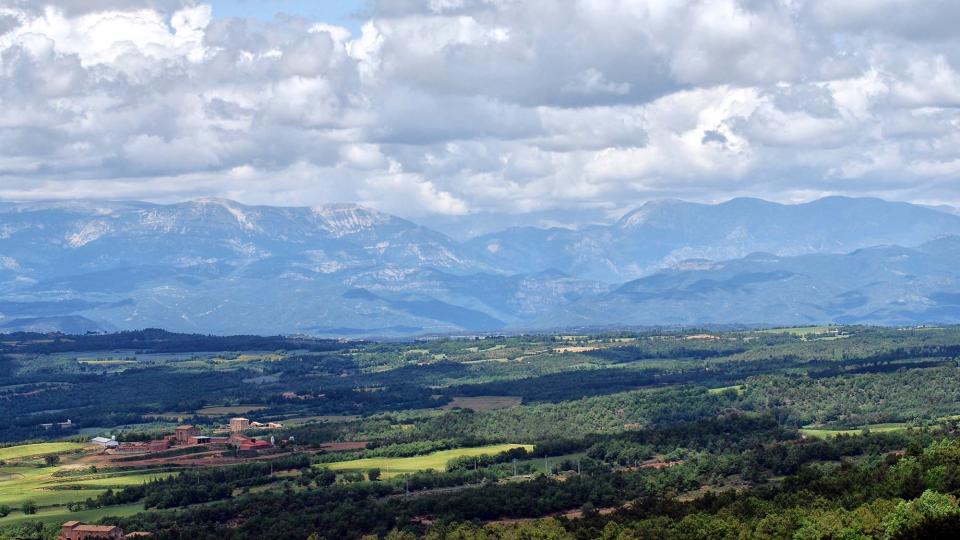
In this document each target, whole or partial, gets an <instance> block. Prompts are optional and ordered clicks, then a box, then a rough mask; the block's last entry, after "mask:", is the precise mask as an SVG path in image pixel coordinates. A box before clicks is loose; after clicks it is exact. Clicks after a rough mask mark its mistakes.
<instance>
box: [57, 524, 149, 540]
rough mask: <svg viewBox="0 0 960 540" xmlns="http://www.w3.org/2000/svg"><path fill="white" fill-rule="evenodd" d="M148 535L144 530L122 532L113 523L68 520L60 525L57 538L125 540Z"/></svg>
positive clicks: (65, 539) (66, 539) (70, 539)
mask: <svg viewBox="0 0 960 540" xmlns="http://www.w3.org/2000/svg"><path fill="white" fill-rule="evenodd" d="M149 536H152V535H151V534H150V533H146V532H130V533H124V532H123V529H121V528H120V527H115V526H113V525H86V524H83V523H80V522H79V521H68V522H66V523H64V524H63V525H62V526H61V527H60V536H58V537H57V540H93V539H100V538H106V539H108V540H125V539H128V538H146V537H149Z"/></svg>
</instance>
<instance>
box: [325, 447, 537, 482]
mask: <svg viewBox="0 0 960 540" xmlns="http://www.w3.org/2000/svg"><path fill="white" fill-rule="evenodd" d="M514 448H525V449H527V451H530V450H533V445H529V444H494V445H490V446H480V447H476V448H454V449H453V450H442V451H440V452H433V453H432V454H427V455H424V456H414V457H404V458H364V459H354V460H351V461H341V462H339V463H329V464H324V465H323V466H324V467H329V468H330V469H331V470H334V471H342V472H364V471H367V470H369V469H374V468H376V469H380V470H381V471H382V472H383V473H384V476H385V477H389V476H393V475H397V474H404V473H414V472H418V471H425V470H427V469H433V470H435V471H445V470H447V463H448V462H449V461H450V460H452V459H456V458H459V457H473V456H482V455H484V454H486V455H491V456H492V455H496V454H500V453H502V452H506V451H507V450H512V449H514Z"/></svg>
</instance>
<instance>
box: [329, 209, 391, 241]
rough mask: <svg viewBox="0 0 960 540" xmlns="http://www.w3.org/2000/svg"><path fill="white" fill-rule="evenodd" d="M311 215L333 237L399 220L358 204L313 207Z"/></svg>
mask: <svg viewBox="0 0 960 540" xmlns="http://www.w3.org/2000/svg"><path fill="white" fill-rule="evenodd" d="M311 210H312V211H313V214H314V215H315V216H317V217H318V218H320V220H321V221H322V223H323V225H322V226H323V228H324V230H326V231H327V232H329V233H330V234H332V235H334V236H346V235H348V234H354V233H357V232H360V231H363V230H366V229H371V228H373V227H376V226H378V225H385V224H388V223H391V222H394V221H400V219H399V218H397V217H394V216H391V215H390V214H385V213H383V212H380V211H379V210H374V209H373V208H368V207H366V206H361V205H359V204H349V203H335V204H325V205H322V206H314V207H313V208H311Z"/></svg>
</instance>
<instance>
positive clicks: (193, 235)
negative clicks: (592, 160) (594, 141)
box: [0, 198, 960, 335]
mask: <svg viewBox="0 0 960 540" xmlns="http://www.w3.org/2000/svg"><path fill="white" fill-rule="evenodd" d="M949 234H960V216H956V215H953V214H951V213H947V212H942V211H939V210H934V209H930V208H925V207H919V206H912V205H907V204H900V203H887V202H883V201H877V200H870V199H842V198H832V199H824V200H821V201H816V202H814V203H809V204H806V205H796V206H789V205H779V204H773V203H768V202H764V201H757V200H753V199H736V200H733V201H730V202H728V203H724V204H720V205H715V206H710V205H700V204H691V203H683V202H678V201H663V202H656V203H650V204H647V205H645V206H643V207H642V208H640V209H638V210H636V211H634V212H631V213H629V214H627V215H626V216H624V217H623V218H622V219H621V220H619V221H618V222H616V223H612V224H609V225H592V226H589V227H584V228H582V229H579V230H573V229H563V228H552V229H538V228H530V227H527V228H513V229H508V230H505V231H502V232H500V233H497V234H496V235H487V236H484V237H481V238H477V239H474V240H470V241H466V242H459V241H456V240H454V239H452V238H450V237H448V236H446V235H444V234H442V233H440V232H437V231H434V230H432V229H429V228H426V227H422V226H420V225H417V224H415V223H413V222H410V221H408V220H404V219H401V218H398V217H395V216H391V215H388V214H384V213H381V212H377V211H375V210H372V209H369V208H364V207H361V206H357V205H349V204H339V205H327V206H322V207H316V208H276V207H267V206H246V205H241V204H238V203H235V202H232V201H228V200H221V199H205V200H200V201H192V202H186V203H180V204H173V205H156V204H148V203H137V202H113V203H93V202H90V203H87V202H72V203H24V204H12V203H0V332H2V331H5V330H10V329H19V328H33V329H36V328H43V329H55V328H61V329H64V330H70V331H81V330H82V331H86V330H92V329H97V328H100V329H125V328H144V327H164V328H168V329H171V330H177V331H187V332H208V333H237V332H244V333H294V332H305V333H313V334H336V335H344V334H349V335H365V334H371V333H373V334H377V335H388V334H389V335H409V334H418V333H430V332H460V331H499V330H503V329H512V328H544V327H548V326H559V325H582V324H586V325H597V324H691V323H701V322H718V323H722V322H778V323H786V322H808V321H820V322H825V321H838V320H844V321H857V320H864V321H871V322H892V323H899V322H901V321H902V322H911V321H927V320H930V321H940V320H949V321H952V320H954V318H955V313H954V312H955V309H954V304H955V303H957V302H956V297H957V293H958V292H960V288H957V287H955V285H956V281H955V276H954V273H953V270H952V262H953V261H956V260H960V257H956V253H955V252H954V244H953V241H952V240H948V239H944V240H940V241H939V242H932V243H927V244H923V243H924V242H926V241H929V240H931V239H933V238H936V237H937V236H940V235H949ZM875 244H900V245H904V246H908V247H907V248H892V247H891V248H869V249H862V250H861V251H857V252H855V253H852V254H850V255H838V253H844V252H849V251H853V250H855V249H860V248H864V247H867V246H872V245H875ZM921 244H922V246H921V247H916V248H909V246H918V245H921ZM898 249H899V250H900V251H896V250H898ZM756 251H764V252H768V253H770V255H752V256H749V257H744V255H746V254H748V253H752V252H756ZM938 254H942V255H938ZM896 257H902V258H903V259H902V261H901V260H900V259H896ZM951 257H953V258H952V259H951ZM722 261H727V262H722ZM866 276H873V277H872V278H871V280H870V281H866V282H865V281H864V279H865V278H866ZM637 277H640V278H641V279H639V280H635V281H630V282H628V283H626V284H623V285H621V284H622V283H623V282H625V281H628V279H633V278H637ZM951 302H953V303H951Z"/></svg>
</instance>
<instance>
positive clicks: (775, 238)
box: [468, 197, 960, 282]
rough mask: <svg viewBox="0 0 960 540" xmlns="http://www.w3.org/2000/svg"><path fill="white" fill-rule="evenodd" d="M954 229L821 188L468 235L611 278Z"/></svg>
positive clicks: (500, 260) (479, 246) (492, 250)
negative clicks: (790, 198) (770, 198)
mask: <svg viewBox="0 0 960 540" xmlns="http://www.w3.org/2000/svg"><path fill="white" fill-rule="evenodd" d="M955 234H960V216H957V215H954V214H951V213H947V212H943V211H939V210H935V209H931V208H926V207H922V206H916V205H911V204H906V203H892V202H887V201H881V200H878V199H849V198H844V197H829V198H825V199H820V200H817V201H813V202H811V203H806V204H797V205H782V204H777V203H771V202H767V201H762V200H758V199H733V200H731V201H728V202H725V203H721V204H717V205H706V204H696V203H688V202H682V201H655V202H651V203H647V204H646V205H644V206H643V207H641V208H638V209H637V210H634V211H632V212H630V213H628V214H626V215H625V216H623V218H622V219H620V220H619V221H618V222H616V223H614V224H611V225H608V226H592V227H588V228H586V229H583V230H577V231H574V230H568V229H536V228H517V229H509V230H506V231H502V232H500V233H496V234H492V235H485V236H482V237H479V238H476V239H474V240H472V241H470V242H469V243H468V245H469V246H470V247H471V248H473V249H474V251H475V253H477V254H478V255H477V256H478V257H484V258H485V260H487V261H488V262H489V263H490V264H491V265H494V266H498V267H501V268H507V269H510V270H514V271H517V270H519V269H520V268H524V269H525V271H535V270H543V269H547V268H555V269H557V270H560V271H563V272H567V273H570V274H573V275H577V276H580V277H583V278H587V279H596V280H601V281H609V282H617V281H626V280H629V279H635V278H638V277H642V276H645V275H649V274H651V273H653V272H656V271H658V270H660V269H663V268H667V267H670V266H672V265H674V264H676V263H678V262H681V261H684V260H687V259H696V258H704V259H711V260H726V259H734V258H738V257H743V256H745V255H748V254H750V253H753V252H757V251H764V252H769V253H773V254H775V255H783V256H789V255H802V254H807V253H847V252H850V251H853V250H855V249H860V248H865V247H870V246H876V245H886V244H890V245H901V246H917V245H920V244H922V243H923V242H926V241H928V240H931V239H933V238H936V237H937V236H940V235H955ZM531 264H532V265H535V266H536V267H535V268H530V267H529V265H531Z"/></svg>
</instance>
